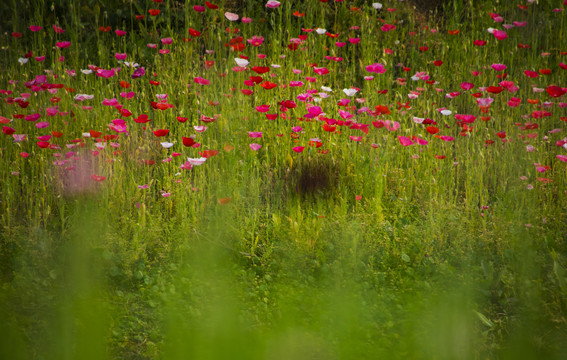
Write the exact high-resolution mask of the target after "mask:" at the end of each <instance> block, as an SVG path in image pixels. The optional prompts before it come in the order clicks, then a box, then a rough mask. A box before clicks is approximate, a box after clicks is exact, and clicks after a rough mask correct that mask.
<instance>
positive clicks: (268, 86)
mask: <svg viewBox="0 0 567 360" xmlns="http://www.w3.org/2000/svg"><path fill="white" fill-rule="evenodd" d="M260 86H261V87H263V88H264V89H266V90H270V89H273V88H275V87H277V86H278V85H277V84H275V83H272V82H269V81H264V82H263V83H261V84H260Z"/></svg>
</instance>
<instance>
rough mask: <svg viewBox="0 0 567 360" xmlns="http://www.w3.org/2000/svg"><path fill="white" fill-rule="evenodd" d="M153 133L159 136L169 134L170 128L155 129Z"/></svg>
mask: <svg viewBox="0 0 567 360" xmlns="http://www.w3.org/2000/svg"><path fill="white" fill-rule="evenodd" d="M153 133H154V135H155V136H157V137H162V136H166V135H167V134H169V130H168V129H158V130H154V131H153Z"/></svg>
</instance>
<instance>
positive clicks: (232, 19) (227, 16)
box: [224, 12, 240, 21]
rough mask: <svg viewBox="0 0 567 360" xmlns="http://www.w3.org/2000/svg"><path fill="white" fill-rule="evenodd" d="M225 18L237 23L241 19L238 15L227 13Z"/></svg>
mask: <svg viewBox="0 0 567 360" xmlns="http://www.w3.org/2000/svg"><path fill="white" fill-rule="evenodd" d="M224 17H226V18H227V19H228V20H229V21H237V20H238V19H239V18H240V17H239V16H238V14H234V13H231V12H225V13H224Z"/></svg>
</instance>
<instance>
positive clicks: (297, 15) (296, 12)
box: [293, 10, 305, 17]
mask: <svg viewBox="0 0 567 360" xmlns="http://www.w3.org/2000/svg"><path fill="white" fill-rule="evenodd" d="M293 16H295V17H304V16H305V13H300V12H299V11H297V10H296V11H295V12H294V13H293Z"/></svg>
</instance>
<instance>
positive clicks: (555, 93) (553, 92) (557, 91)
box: [545, 85, 567, 97]
mask: <svg viewBox="0 0 567 360" xmlns="http://www.w3.org/2000/svg"><path fill="white" fill-rule="evenodd" d="M545 91H547V93H548V94H549V96H551V97H560V96H563V95H565V94H567V89H562V88H560V87H559V86H555V85H551V86H548V87H547V89H545Z"/></svg>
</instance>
